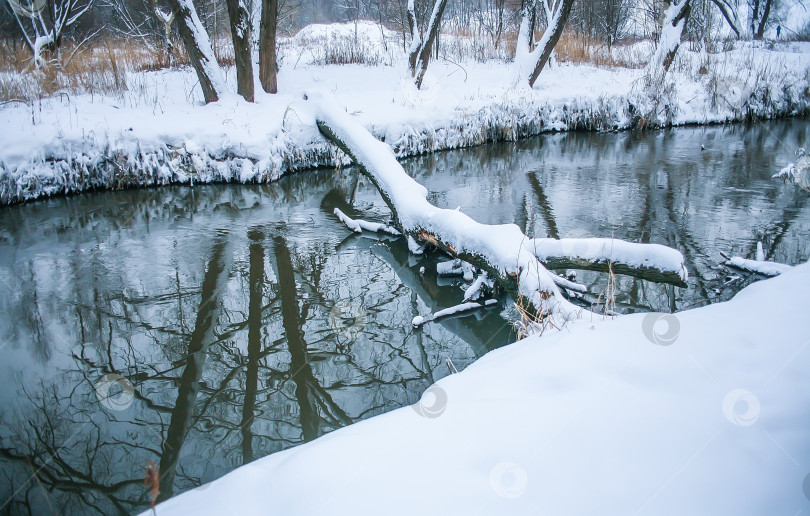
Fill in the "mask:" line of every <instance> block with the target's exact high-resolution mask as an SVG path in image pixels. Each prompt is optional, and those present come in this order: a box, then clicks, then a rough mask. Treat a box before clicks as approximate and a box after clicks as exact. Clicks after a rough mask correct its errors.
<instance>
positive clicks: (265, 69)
mask: <svg viewBox="0 0 810 516" xmlns="http://www.w3.org/2000/svg"><path fill="white" fill-rule="evenodd" d="M261 2H262V21H261V28H260V35H259V80H260V81H261V83H262V88H263V89H264V91H266V92H267V93H278V80H277V78H276V71H277V67H278V65H277V63H276V25H277V23H278V0H261Z"/></svg>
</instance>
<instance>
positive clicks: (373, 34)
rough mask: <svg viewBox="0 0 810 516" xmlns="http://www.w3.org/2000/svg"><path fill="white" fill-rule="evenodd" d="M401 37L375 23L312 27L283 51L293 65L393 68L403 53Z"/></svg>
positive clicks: (301, 32) (287, 44)
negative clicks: (348, 65)
mask: <svg viewBox="0 0 810 516" xmlns="http://www.w3.org/2000/svg"><path fill="white" fill-rule="evenodd" d="M398 40H399V35H398V34H397V33H395V32H393V31H390V30H388V29H386V28H385V27H382V26H380V25H378V24H376V23H373V22H369V21H358V22H355V23H333V24H329V25H324V24H313V25H308V26H306V27H304V28H303V29H301V30H300V31H299V32H298V34H296V35H295V36H294V37H293V38H292V39H291V40H289V41H288V42H287V43H286V44H285V45H284V49H285V52H284V54H286V55H287V56H288V58H289V60H290V61H292V62H293V63H294V64H298V63H302V64H310V65H315V66H325V65H343V64H362V65H367V66H380V65H384V66H392V65H393V64H394V62H395V60H396V58H397V57H398V55H399V54H401V53H402V46H401V45H400V43H399V41H398Z"/></svg>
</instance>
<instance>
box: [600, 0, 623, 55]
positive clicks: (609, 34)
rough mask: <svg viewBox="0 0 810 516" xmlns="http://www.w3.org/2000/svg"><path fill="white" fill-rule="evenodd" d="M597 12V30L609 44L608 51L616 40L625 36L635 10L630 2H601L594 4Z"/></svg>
mask: <svg viewBox="0 0 810 516" xmlns="http://www.w3.org/2000/svg"><path fill="white" fill-rule="evenodd" d="M593 7H594V8H595V10H596V30H597V33H598V34H599V35H600V36H602V37H603V38H604V41H605V43H607V46H608V51H610V49H611V48H613V44H614V43H615V42H616V40H618V39H621V38H622V37H623V36H624V34H625V27H627V23H628V21H629V20H630V15H631V12H632V9H633V5H632V2H631V1H630V0H599V1H598V2H595V3H594V4H593Z"/></svg>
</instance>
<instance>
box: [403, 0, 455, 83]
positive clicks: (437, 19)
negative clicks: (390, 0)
mask: <svg viewBox="0 0 810 516" xmlns="http://www.w3.org/2000/svg"><path fill="white" fill-rule="evenodd" d="M446 6H447V0H436V3H435V4H433V11H432V12H431V14H430V19H429V20H428V23H427V27H426V28H425V30H424V31H421V30H420V29H419V23H418V19H417V17H416V5H415V0H408V15H407V16H408V28H409V29H410V31H411V48H410V50H409V52H408V66H409V68H410V72H411V76H412V77H413V78H414V82H416V87H417V88H421V87H422V81H423V80H424V78H425V72H427V67H428V63H429V62H430V54H431V52H432V51H433V45H434V44H435V43H436V40H437V39H438V37H439V30H440V28H441V24H442V14H443V13H444V8H445V7H446Z"/></svg>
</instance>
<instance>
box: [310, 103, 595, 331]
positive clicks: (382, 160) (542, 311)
mask: <svg viewBox="0 0 810 516" xmlns="http://www.w3.org/2000/svg"><path fill="white" fill-rule="evenodd" d="M305 98H306V99H308V100H310V101H311V102H312V103H313V104H314V111H315V118H316V121H317V124H318V128H319V129H320V131H321V133H322V134H323V135H324V136H325V137H326V138H327V139H329V140H330V141H332V142H333V143H335V144H336V145H337V146H338V147H339V148H340V149H342V150H343V151H344V152H345V153H347V154H348V155H349V156H350V157H351V158H352V159H353V160H354V161H355V162H356V163H357V164H358V166H359V168H360V170H361V172H362V173H363V174H365V175H366V176H368V177H369V179H370V180H371V182H372V183H374V185H375V186H376V187H377V189H378V190H379V192H380V194H381V195H382V197H383V199H384V200H385V202H386V204H387V205H388V207H389V208H390V209H391V212H392V215H393V219H394V226H396V227H397V229H398V230H399V231H400V232H402V233H403V234H405V235H407V236H409V237H412V238H414V239H418V240H420V241H422V242H426V243H429V244H431V245H433V246H435V247H437V248H439V249H442V250H444V251H446V252H447V253H449V254H451V255H452V256H454V257H457V258H460V259H463V260H464V261H466V262H469V263H471V264H473V265H475V266H476V267H479V268H481V269H483V270H485V271H486V272H487V273H489V275H490V276H491V277H493V278H497V280H498V282H499V283H500V284H501V285H503V286H504V288H505V290H506V291H507V292H509V293H511V294H512V295H513V297H515V298H516V299H518V300H519V301H520V302H521V303H522V306H526V307H528V308H529V309H530V310H531V312H532V315H533V316H534V317H536V318H537V320H538V321H542V322H543V323H549V324H551V325H553V326H556V327H561V326H562V325H563V324H564V323H565V322H566V321H567V320H570V319H573V318H576V317H578V316H579V315H580V313H581V309H580V308H579V307H577V306H576V305H574V304H572V303H571V302H569V301H568V300H567V299H565V297H564V296H563V295H562V294H561V293H560V290H559V289H558V288H557V286H556V284H555V283H554V280H553V278H552V275H551V274H550V273H549V272H548V271H547V270H546V268H545V267H544V266H543V264H542V263H540V261H539V260H538V259H537V257H536V256H535V255H534V253H533V250H532V249H531V248H530V247H529V243H530V242H531V240H530V239H528V238H527V237H526V235H524V234H523V232H522V231H521V230H520V228H519V227H518V226H517V225H515V224H500V225H488V224H481V223H479V222H476V221H475V220H473V219H472V218H470V217H469V216H468V215H466V214H464V213H462V212H460V211H456V210H450V209H443V208H438V207H436V206H434V205H432V204H431V203H430V202H428V201H427V190H426V189H425V187H424V186H422V185H420V184H419V183H417V182H416V181H415V180H414V179H413V178H411V177H410V176H409V175H408V174H407V173H405V171H404V170H403V169H402V166H401V165H400V164H399V162H398V161H397V159H396V157H395V156H394V153H393V151H392V150H391V148H390V147H388V145H386V144H385V143H383V142H380V141H379V140H377V139H376V138H374V136H372V135H371V133H369V132H368V131H367V130H366V129H365V128H364V127H363V126H362V125H360V124H359V123H358V122H356V121H355V120H354V119H353V118H352V117H351V116H350V115H349V114H348V113H346V111H345V110H344V109H343V108H341V107H340V106H339V105H338V104H337V102H336V101H335V99H334V98H333V97H332V96H331V95H329V94H328V93H325V92H320V91H316V92H310V93H308V94H307V95H306V96H305Z"/></svg>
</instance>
